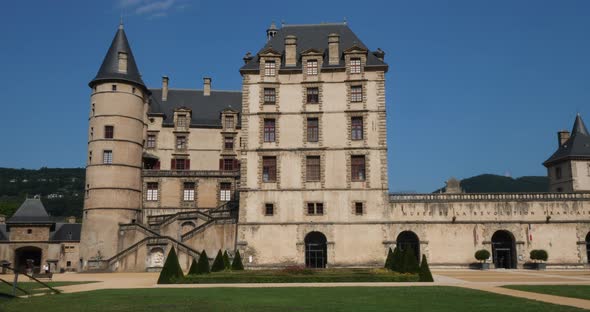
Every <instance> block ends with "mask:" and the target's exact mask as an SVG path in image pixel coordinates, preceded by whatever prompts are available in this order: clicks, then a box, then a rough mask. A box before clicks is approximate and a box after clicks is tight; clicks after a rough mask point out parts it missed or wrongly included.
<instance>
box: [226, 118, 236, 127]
mask: <svg viewBox="0 0 590 312" xmlns="http://www.w3.org/2000/svg"><path fill="white" fill-rule="evenodd" d="M225 128H226V129H233V128H234V116H225Z"/></svg>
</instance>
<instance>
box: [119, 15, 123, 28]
mask: <svg viewBox="0 0 590 312" xmlns="http://www.w3.org/2000/svg"><path fill="white" fill-rule="evenodd" d="M119 29H123V14H121V19H120V20H119Z"/></svg>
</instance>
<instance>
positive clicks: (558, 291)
mask: <svg viewBox="0 0 590 312" xmlns="http://www.w3.org/2000/svg"><path fill="white" fill-rule="evenodd" d="M504 288H510V289H516V290H522V291H530V292H535V293H541V294H547V295H555V296H562V297H571V298H579V299H586V300H590V285H509V286H504Z"/></svg>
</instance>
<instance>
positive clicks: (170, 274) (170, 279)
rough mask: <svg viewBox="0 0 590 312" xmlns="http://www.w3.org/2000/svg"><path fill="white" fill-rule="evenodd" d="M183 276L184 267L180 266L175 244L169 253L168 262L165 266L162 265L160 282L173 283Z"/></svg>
mask: <svg viewBox="0 0 590 312" xmlns="http://www.w3.org/2000/svg"><path fill="white" fill-rule="evenodd" d="M183 277H184V274H182V268H180V264H179V263H178V257H177V256H176V251H175V250H174V246H173V247H172V248H171V249H170V252H169V253H168V257H166V262H165V263H164V267H162V271H161V272H160V277H158V284H173V283H174V282H175V281H176V280H179V279H182V278H183Z"/></svg>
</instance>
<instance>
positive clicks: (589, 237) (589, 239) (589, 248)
mask: <svg viewBox="0 0 590 312" xmlns="http://www.w3.org/2000/svg"><path fill="white" fill-rule="evenodd" d="M586 261H588V263H590V232H588V234H586Z"/></svg>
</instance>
